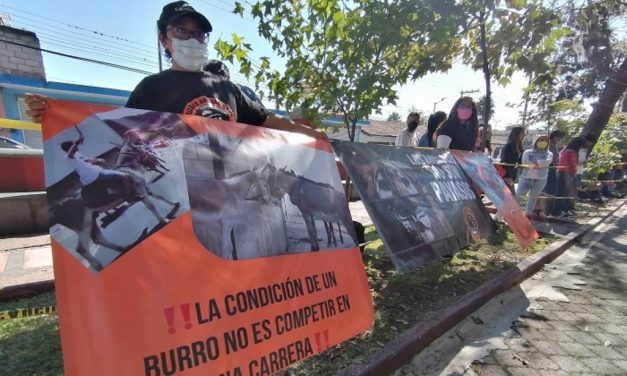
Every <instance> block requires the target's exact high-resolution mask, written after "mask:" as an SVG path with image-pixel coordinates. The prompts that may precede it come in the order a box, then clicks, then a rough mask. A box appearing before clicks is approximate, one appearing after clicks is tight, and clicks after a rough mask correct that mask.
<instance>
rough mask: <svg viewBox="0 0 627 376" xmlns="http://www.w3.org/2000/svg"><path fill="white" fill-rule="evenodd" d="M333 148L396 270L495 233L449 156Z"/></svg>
mask: <svg viewBox="0 0 627 376" xmlns="http://www.w3.org/2000/svg"><path fill="white" fill-rule="evenodd" d="M332 144H333V148H334V149H335V152H336V154H337V155H338V156H339V157H340V159H341V160H342V163H343V164H344V166H345V167H346V170H347V171H348V174H349V176H350V177H351V179H352V180H353V184H354V186H355V187H356V189H357V191H358V193H359V196H360V197H361V199H362V202H363V203H364V205H365V207H366V210H367V211H368V214H369V215H370V218H372V221H373V222H374V224H375V226H376V227H377V230H378V231H379V234H380V235H381V238H382V239H383V242H384V244H385V246H386V248H387V249H388V251H389V252H390V255H391V257H392V260H393V262H394V265H395V266H396V268H397V269H398V270H408V269H411V268H414V267H416V266H419V265H421V264H423V263H425V262H427V261H429V260H431V259H434V258H436V257H438V256H441V255H446V254H450V253H452V252H453V251H455V250H457V249H459V248H462V247H465V246H467V245H469V244H470V243H471V242H475V241H478V240H479V239H481V238H484V237H486V236H489V235H491V234H493V233H494V230H495V227H494V223H493V222H492V219H491V218H490V215H489V214H488V212H487V211H486V209H485V207H484V206H483V205H482V203H481V201H480V200H479V197H478V196H477V195H476V193H475V191H474V190H473V189H472V187H471V185H470V183H469V181H468V180H467V177H466V175H464V172H463V171H462V170H461V169H460V167H459V165H458V164H457V162H456V161H455V158H453V156H452V155H451V154H450V153H449V152H448V151H441V150H419V149H412V148H401V147H389V146H382V145H374V144H363V143H351V142H343V141H333V142H332Z"/></svg>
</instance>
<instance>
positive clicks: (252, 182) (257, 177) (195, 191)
mask: <svg viewBox="0 0 627 376" xmlns="http://www.w3.org/2000/svg"><path fill="white" fill-rule="evenodd" d="M269 166H270V165H269V164H267V165H266V166H264V167H263V168H261V169H255V170H247V171H242V172H240V173H237V174H234V175H231V176H229V177H227V178H225V179H199V180H188V187H189V192H190V205H191V207H192V213H193V214H200V216H199V217H198V221H199V222H202V223H207V224H217V226H218V227H219V230H218V231H217V233H212V235H213V236H212V237H211V240H213V242H214V244H207V247H208V248H209V249H211V250H212V251H214V252H218V253H219V255H220V256H221V257H223V258H227V259H233V260H237V259H238V257H239V256H238V252H240V251H242V250H244V251H245V252H248V251H249V250H248V249H243V248H242V246H240V247H239V250H238V245H237V244H236V239H237V237H236V234H235V229H236V228H237V227H238V218H239V219H241V218H242V217H243V216H245V213H242V206H241V204H242V203H243V202H244V201H246V200H252V201H258V202H260V203H261V204H264V205H265V204H274V205H278V204H279V203H280V200H277V199H275V198H273V197H271V196H270V193H269V190H268V186H267V184H268V183H267V181H268V179H269V177H270V168H269ZM203 215H208V216H209V218H206V216H203ZM195 222H196V219H195ZM248 253H250V252H248Z"/></svg>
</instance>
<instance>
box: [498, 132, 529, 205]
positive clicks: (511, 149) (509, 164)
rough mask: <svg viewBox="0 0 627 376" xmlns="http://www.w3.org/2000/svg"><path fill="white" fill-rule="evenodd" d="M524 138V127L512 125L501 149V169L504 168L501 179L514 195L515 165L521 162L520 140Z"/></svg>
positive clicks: (521, 146) (521, 147) (516, 171)
mask: <svg viewBox="0 0 627 376" xmlns="http://www.w3.org/2000/svg"><path fill="white" fill-rule="evenodd" d="M524 139H525V128H524V127H514V128H512V130H511V132H509V137H508V138H507V143H506V144H505V145H504V146H503V149H501V161H500V162H501V163H504V165H503V169H504V170H505V175H504V176H503V179H504V180H505V183H506V184H507V186H508V187H509V189H510V190H511V191H512V193H513V194H514V195H515V194H516V193H515V189H514V183H515V182H516V177H517V175H518V170H517V167H516V166H515V165H517V164H520V163H521V157H522V153H523V145H522V142H523V140H524Z"/></svg>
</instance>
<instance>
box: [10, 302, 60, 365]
mask: <svg viewBox="0 0 627 376" xmlns="http://www.w3.org/2000/svg"><path fill="white" fill-rule="evenodd" d="M54 304H55V298H54V293H46V294H39V295H35V296H32V297H27V298H21V299H16V300H12V301H9V302H2V303H0V311H5V310H12V309H15V308H30V307H43V306H50V305H54ZM0 375H2V376H5V375H6V376H17V375H24V376H26V375H28V376H43V375H63V362H62V360H61V341H60V337H59V325H58V321H57V316H56V315H42V316H33V317H25V318H20V319H14V320H6V321H0Z"/></svg>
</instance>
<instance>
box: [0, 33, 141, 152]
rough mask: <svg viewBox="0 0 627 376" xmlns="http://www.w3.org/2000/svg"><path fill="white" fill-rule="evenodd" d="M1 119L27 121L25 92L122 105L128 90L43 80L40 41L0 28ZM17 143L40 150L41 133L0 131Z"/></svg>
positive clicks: (27, 34) (44, 73) (24, 34)
mask: <svg viewBox="0 0 627 376" xmlns="http://www.w3.org/2000/svg"><path fill="white" fill-rule="evenodd" d="M0 39H2V40H4V41H6V42H2V41H0V117H2V118H8V119H14V120H24V121H30V120H31V119H30V117H29V116H28V115H27V114H26V106H25V103H24V94H25V93H34V94H41V95H45V96H49V97H53V98H56V99H65V100H72V101H78V102H89V103H98V104H112V105H118V106H123V105H124V103H126V99H127V98H128V96H129V95H130V92H129V91H125V90H116V89H108V88H101V87H93V86H85V85H74V84H67V83H61V82H51V81H47V80H46V72H45V69H44V65H43V59H42V56H41V51H40V45H39V39H38V38H37V35H36V34H35V33H32V32H30V31H25V30H20V29H15V28H12V27H10V26H0ZM0 135H6V136H8V137H10V138H12V139H14V140H16V141H19V142H22V143H25V144H26V145H28V146H30V147H32V148H36V149H40V148H42V140H41V132H39V131H32V130H21V129H11V130H9V129H0Z"/></svg>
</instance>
